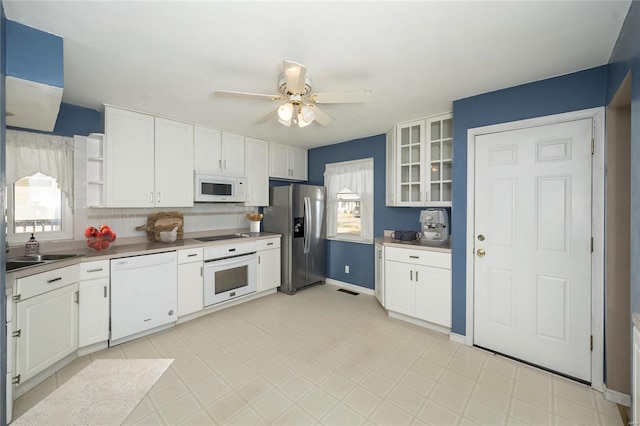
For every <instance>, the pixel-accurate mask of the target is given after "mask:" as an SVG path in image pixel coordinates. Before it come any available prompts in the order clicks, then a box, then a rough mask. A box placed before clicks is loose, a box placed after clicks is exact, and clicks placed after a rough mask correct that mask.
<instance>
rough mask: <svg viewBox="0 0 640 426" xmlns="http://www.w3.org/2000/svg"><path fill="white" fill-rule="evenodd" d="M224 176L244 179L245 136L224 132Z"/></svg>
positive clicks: (222, 152)
mask: <svg viewBox="0 0 640 426" xmlns="http://www.w3.org/2000/svg"><path fill="white" fill-rule="evenodd" d="M221 155H222V174H223V175H227V176H239V177H244V176H245V171H244V136H242V135H236V134H235V133H226V132H222V151H221Z"/></svg>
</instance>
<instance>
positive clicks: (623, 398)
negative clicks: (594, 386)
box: [602, 384, 631, 407]
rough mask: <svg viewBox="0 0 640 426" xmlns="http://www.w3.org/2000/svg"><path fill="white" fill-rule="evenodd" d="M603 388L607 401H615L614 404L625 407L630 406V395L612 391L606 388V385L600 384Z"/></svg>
mask: <svg viewBox="0 0 640 426" xmlns="http://www.w3.org/2000/svg"><path fill="white" fill-rule="evenodd" d="M602 387H603V388H604V392H602V394H603V395H604V399H606V400H607V401H611V402H615V403H616V404H620V405H624V406H625V407H631V395H627V394H626V393H622V392H618V391H614V390H612V389H607V385H606V384H605V385H603V386H602Z"/></svg>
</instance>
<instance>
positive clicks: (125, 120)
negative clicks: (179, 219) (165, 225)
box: [104, 106, 193, 207]
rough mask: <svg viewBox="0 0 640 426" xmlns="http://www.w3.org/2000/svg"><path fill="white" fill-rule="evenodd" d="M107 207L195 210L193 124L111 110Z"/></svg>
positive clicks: (107, 140)
mask: <svg viewBox="0 0 640 426" xmlns="http://www.w3.org/2000/svg"><path fill="white" fill-rule="evenodd" d="M105 130H106V134H105V142H104V165H105V169H104V172H105V176H104V186H105V188H104V194H105V203H104V204H105V206H106V207H191V206H193V125H191V124H188V123H182V122H178V121H173V120H167V119H164V118H156V117H153V116H151V115H147V114H142V113H138V112H134V111H127V110H123V109H119V108H115V107H112V106H105Z"/></svg>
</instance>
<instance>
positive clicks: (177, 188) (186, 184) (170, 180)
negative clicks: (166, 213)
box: [155, 118, 193, 207]
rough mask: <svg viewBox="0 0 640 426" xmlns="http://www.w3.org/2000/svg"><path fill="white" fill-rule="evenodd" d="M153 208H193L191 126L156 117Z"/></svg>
mask: <svg viewBox="0 0 640 426" xmlns="http://www.w3.org/2000/svg"><path fill="white" fill-rule="evenodd" d="M155 203H156V204H155V205H156V207H193V125H192V124H188V123H182V122H179V121H173V120H167V119H166V118H156V121H155Z"/></svg>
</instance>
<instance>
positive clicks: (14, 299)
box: [13, 294, 22, 302]
mask: <svg viewBox="0 0 640 426" xmlns="http://www.w3.org/2000/svg"><path fill="white" fill-rule="evenodd" d="M21 296H22V295H20V294H16V295H15V296H13V301H14V302H19V301H20V297H21Z"/></svg>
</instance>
